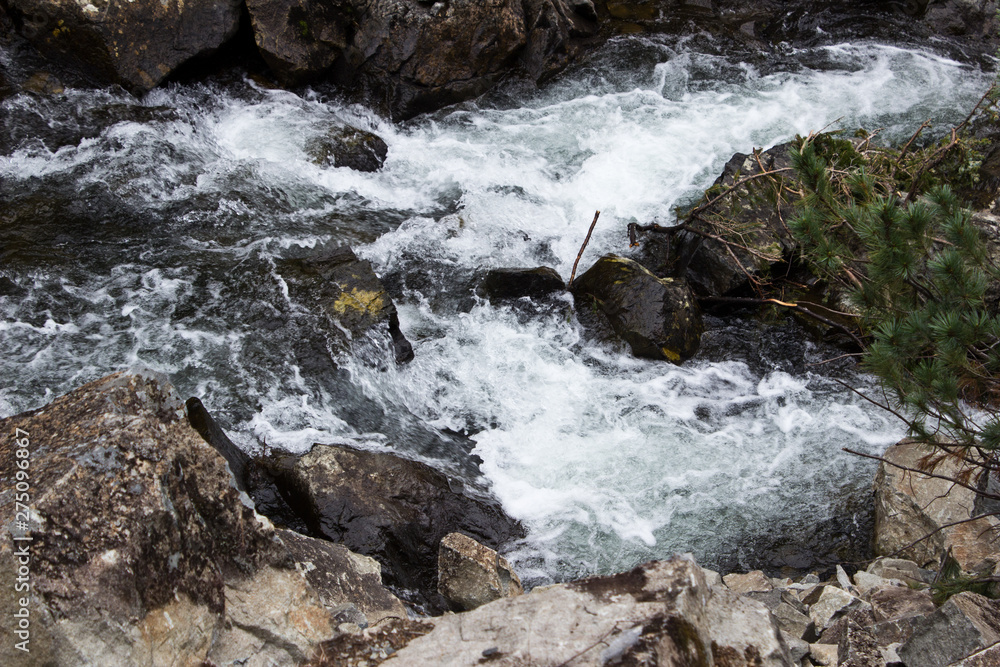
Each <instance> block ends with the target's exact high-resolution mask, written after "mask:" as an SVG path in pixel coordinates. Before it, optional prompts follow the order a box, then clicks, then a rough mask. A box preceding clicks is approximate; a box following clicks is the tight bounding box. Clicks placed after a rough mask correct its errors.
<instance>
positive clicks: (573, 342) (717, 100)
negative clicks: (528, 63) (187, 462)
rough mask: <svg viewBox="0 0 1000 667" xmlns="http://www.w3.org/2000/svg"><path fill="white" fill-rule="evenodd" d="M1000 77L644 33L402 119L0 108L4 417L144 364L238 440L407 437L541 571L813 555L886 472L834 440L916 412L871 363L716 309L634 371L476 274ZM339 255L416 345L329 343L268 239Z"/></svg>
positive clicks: (945, 102)
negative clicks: (672, 356) (496, 291)
mask: <svg viewBox="0 0 1000 667" xmlns="http://www.w3.org/2000/svg"><path fill="white" fill-rule="evenodd" d="M988 78H989V76H988V75H987V74H984V73H981V72H978V71H976V70H973V69H970V68H968V67H964V66H961V65H959V64H958V63H955V62H952V61H949V60H947V59H944V58H941V57H938V56H935V55H932V54H930V53H926V52H920V51H914V50H908V49H904V48H898V47H894V46H886V45H877V44H843V45H837V46H828V47H822V48H814V49H810V50H801V51H791V50H789V51H787V52H785V53H783V54H782V56H781V58H778V59H775V60H773V61H771V62H770V63H764V64H758V65H756V66H751V65H748V64H745V63H741V62H740V61H739V59H738V58H736V57H735V56H732V57H730V56H727V55H725V54H723V53H720V52H719V51H718V49H717V48H715V47H713V45H712V44H711V43H710V42H708V43H699V44H695V43H694V42H686V43H685V42H681V43H678V42H670V41H664V40H653V39H641V38H635V39H628V40H620V41H616V42H613V43H611V44H609V45H608V46H607V47H606V48H604V49H603V51H602V52H600V53H599V54H598V55H597V56H596V57H595V58H594V59H592V60H591V61H590V62H589V64H587V65H584V66H579V67H577V68H575V69H574V70H572V71H571V72H569V73H567V74H566V75H564V76H562V77H560V78H559V79H558V80H557V81H555V82H553V83H551V84H549V85H547V86H545V87H543V88H542V89H539V90H536V89H533V88H532V89H529V90H525V89H523V88H519V87H518V86H516V85H513V84H512V85H510V86H509V87H507V88H506V89H502V90H500V91H498V92H496V93H493V94H491V95H490V96H489V97H487V98H485V99H483V100H480V101H479V102H478V103H477V104H467V105H464V106H461V107H458V108H453V109H448V110H445V111H442V112H439V113H437V114H434V115H432V116H429V117H424V118H421V119H418V120H416V121H413V122H410V123H408V124H404V125H393V124H391V123H389V122H387V121H385V120H383V119H380V118H378V117H376V116H375V115H373V114H371V113H370V112H368V111H366V110H365V109H363V108H360V107H357V106H346V105H344V104H341V103H338V102H337V101H335V100H331V99H329V98H327V97H326V96H324V95H320V94H318V93H317V94H314V95H311V96H304V97H303V96H296V95H294V94H292V93H289V92H283V91H276V90H268V89H264V88H262V87H260V86H258V85H257V84H255V83H253V82H251V81H249V80H246V81H236V82H232V81H230V82H227V83H224V84H223V83H214V84H213V83H208V84H183V85H182V84H173V85H171V86H169V87H167V88H164V89H159V90H155V91H153V92H151V93H150V94H148V95H147V96H146V97H145V98H144V99H143V100H141V101H136V100H134V99H132V98H130V97H128V96H125V95H122V94H118V93H114V92H108V91H104V92H102V91H97V92H95V91H83V90H67V91H66V92H65V93H64V94H61V95H58V96H54V97H47V98H39V97H33V96H28V95H20V96H16V97H13V98H10V99H7V100H6V101H4V102H3V111H4V114H5V116H4V118H5V119H6V122H7V126H8V128H15V129H14V130H12V136H11V137H10V138H9V139H7V140H8V141H9V142H10V143H9V145H7V146H6V147H5V149H4V150H5V153H6V154H5V155H3V156H0V179H2V181H0V203H2V205H3V207H4V208H3V211H2V212H0V222H2V228H0V244H2V247H0V260H2V264H0V350H2V352H3V354H2V355H0V378H2V379H3V381H2V382H0V416H6V415H10V414H14V413H17V412H19V411H22V410H26V409H30V408H34V407H37V406H40V405H42V404H44V403H45V402H47V401H49V400H51V399H52V398H54V397H55V396H58V395H60V394H62V393H64V392H66V391H68V390H70V389H72V388H74V387H75V386H78V385H79V384H81V383H83V382H85V381H88V380H92V379H95V378H97V377H100V376H102V375H104V374H106V373H109V372H111V371H114V370H118V369H122V368H127V367H133V366H145V367H151V368H153V369H155V370H158V371H162V372H164V373H166V374H168V375H169V376H170V378H171V379H172V381H173V382H174V384H175V385H176V386H177V387H178V388H179V390H180V391H181V393H182V394H184V395H198V396H200V397H202V399H203V400H204V402H205V404H206V405H207V406H208V407H209V409H210V410H212V411H213V412H214V414H216V416H217V417H218V418H219V420H220V421H221V422H222V423H223V424H224V425H225V426H226V428H227V429H228V430H229V431H230V433H231V435H232V436H233V438H234V439H235V440H237V441H238V442H239V443H240V444H241V445H242V446H244V447H247V448H254V447H257V446H259V445H260V444H261V443H265V442H266V443H267V444H268V445H270V446H277V447H282V448H286V449H289V450H292V451H303V450H305V449H306V448H308V447H309V445H310V444H311V443H314V442H330V443H334V442H339V443H342V442H348V443H353V444H355V445H358V446H362V447H369V448H375V449H382V448H389V449H392V450H395V451H399V452H401V453H404V454H406V455H408V456H415V457H420V458H424V459H426V460H429V461H432V462H434V463H435V464H436V465H439V466H442V467H444V468H447V469H449V470H452V471H453V472H455V473H456V474H462V475H465V476H466V477H468V478H470V481H473V482H475V483H478V484H482V485H486V486H488V487H489V488H490V489H491V490H492V491H493V493H495V494H496V495H497V496H498V497H499V498H500V499H501V501H502V502H503V504H504V506H505V508H506V509H507V511H508V512H509V513H511V514H512V515H514V516H515V517H517V518H519V519H521V520H523V521H524V523H525V524H526V526H527V527H528V529H529V537H528V539H527V540H525V541H524V542H523V543H521V544H518V545H512V547H511V548H512V549H513V552H512V557H513V558H514V559H515V560H516V562H517V564H518V566H519V567H520V568H521V570H522V571H523V572H524V573H525V574H526V575H527V577H528V579H529V581H532V582H542V581H547V580H550V579H560V578H565V577H569V576H573V575H577V574H581V573H585V572H593V571H609V570H613V569H620V568H623V567H628V566H631V565H633V564H635V563H636V562H639V561H642V560H646V559H649V558H653V557H657V556H665V555H668V554H670V553H672V552H674V551H677V550H685V551H686V550H690V551H694V552H695V554H696V556H698V557H699V559H700V560H702V561H704V562H707V563H709V564H715V565H719V566H722V567H747V566H751V565H756V564H759V563H760V562H761V561H762V559H767V560H769V562H772V563H777V564H780V563H781V562H786V563H788V564H791V565H797V566H809V565H811V564H812V563H813V561H812V560H811V556H810V554H809V553H808V551H809V549H810V548H814V547H819V548H820V549H822V546H823V545H822V544H819V545H817V544H813V545H812V546H811V547H802V546H801V544H802V543H806V544H808V543H809V540H808V539H805V540H803V539H802V538H801V536H802V535H803V534H805V535H806V536H809V535H813V534H814V533H815V535H814V537H813V539H814V540H819V541H821V542H822V541H824V540H826V541H829V540H835V539H841V538H843V537H844V535H845V534H848V533H850V532H851V530H852V524H851V522H852V517H853V513H854V511H855V510H856V508H857V504H858V503H860V504H863V503H864V502H865V501H864V497H863V490H864V488H865V487H866V486H867V484H868V483H869V479H870V475H871V472H872V471H871V467H870V466H868V465H866V464H865V463H864V462H862V461H860V460H858V459H856V458H853V457H850V456H848V455H846V454H844V453H843V452H842V451H841V447H844V446H851V447H855V448H859V449H862V450H867V451H878V450H880V449H881V448H884V447H885V446H886V445H888V444H889V443H891V442H893V441H895V440H896V439H897V438H898V437H899V436H900V435H901V433H902V430H901V427H900V425H899V424H898V423H895V422H893V421H890V419H889V418H888V417H887V415H885V414H883V413H882V412H880V411H878V410H877V409H875V408H873V407H871V406H870V405H868V404H867V403H865V402H864V401H863V400H861V399H859V398H857V397H855V396H854V395H852V394H851V393H850V392H848V391H846V390H845V389H843V388H842V387H841V386H840V385H839V384H837V383H836V382H835V381H834V380H835V379H841V380H846V381H848V382H851V383H853V384H854V385H855V386H857V387H859V388H862V389H869V390H870V389H873V387H872V386H871V385H870V381H869V380H867V379H866V378H865V377H863V376H859V375H857V374H856V373H854V372H853V371H852V370H851V369H850V368H849V367H844V366H842V365H841V366H826V365H819V366H814V365H810V364H815V363H816V362H820V361H822V360H824V359H825V358H827V357H829V356H831V355H834V354H836V352H835V351H832V350H830V349H825V348H823V347H821V346H817V345H815V344H813V343H810V342H809V341H808V340H806V339H805V337H804V336H803V335H802V334H801V332H796V331H794V330H792V329H790V328H789V327H788V326H785V327H768V326H762V327H759V326H757V325H755V324H753V323H750V324H744V325H735V324H733V323H731V322H723V321H718V320H711V321H710V324H711V325H712V330H711V331H710V332H709V333H707V334H706V336H705V340H704V348H705V349H704V352H703V353H702V354H700V355H699V356H698V357H696V358H695V359H693V360H692V361H690V362H688V363H686V364H684V365H683V366H679V367H678V366H672V365H669V364H665V363H661V362H650V361H644V360H638V359H634V358H632V357H630V356H629V355H627V354H624V353H623V351H622V349H620V348H618V347H614V346H608V345H601V344H597V343H595V342H593V341H591V340H590V339H588V338H586V337H585V336H583V334H582V331H581V329H580V326H579V324H578V323H577V321H576V320H575V318H574V317H573V316H572V314H571V309H570V307H569V302H566V303H563V304H560V303H557V304H555V305H548V306H543V305H535V306H532V305H531V304H519V305H517V304H516V305H508V306H501V305H490V304H489V303H487V302H483V301H481V300H479V299H477V298H476V297H475V296H474V294H473V292H472V286H473V284H474V282H475V279H476V277H477V276H480V275H481V274H482V272H483V271H485V270H486V269H487V268H490V267H504V266H538V265H549V266H552V267H554V268H556V269H557V270H558V271H559V272H560V273H561V274H562V275H563V276H568V274H569V271H570V268H571V266H572V262H573V260H574V259H575V258H576V253H577V251H578V249H579V247H580V243H581V241H582V237H583V236H584V233H585V232H586V227H587V225H588V223H589V221H590V219H591V218H592V216H593V213H594V211H595V210H598V209H599V210H601V211H602V215H601V218H600V223H599V226H598V229H597V232H596V233H595V235H594V239H593V240H592V241H591V243H590V246H589V247H588V249H587V254H586V255H585V258H584V261H583V265H584V267H585V266H586V265H587V264H588V262H590V261H593V260H594V259H595V258H596V257H598V256H599V255H600V254H601V253H603V252H608V251H614V252H619V253H626V252H628V249H627V242H626V239H625V227H626V225H627V224H628V223H629V222H632V221H638V222H648V221H650V220H652V219H659V220H660V221H661V222H666V221H669V220H671V219H672V210H673V209H674V207H675V206H677V205H678V204H683V203H685V202H687V201H690V200H691V199H692V198H693V197H694V196H696V194H697V193H698V192H699V190H700V189H703V188H704V187H706V186H707V185H709V184H710V183H711V182H712V180H713V179H714V178H715V176H716V175H717V174H718V173H719V171H720V169H721V167H722V165H723V164H724V163H725V161H726V160H728V159H729V157H730V156H731V155H732V154H733V153H734V152H736V151H742V152H747V151H749V150H750V149H751V148H753V147H755V146H763V147H769V146H771V145H774V144H775V143H778V142H781V141H784V140H787V139H789V138H791V137H793V136H794V135H795V134H797V133H799V134H805V133H808V132H810V131H814V130H819V129H822V128H824V127H827V126H829V125H831V124H833V125H834V126H835V127H836V126H839V127H843V128H855V127H857V126H865V127H867V128H869V129H876V128H882V129H883V131H882V136H883V137H885V138H886V139H887V140H890V141H892V140H898V139H899V138H901V137H903V136H906V135H908V134H909V133H910V132H912V129H913V128H914V127H915V126H916V125H917V124H919V122H920V121H923V120H925V119H928V118H930V119H934V120H935V121H936V122H938V123H941V124H944V123H947V122H953V121H955V120H957V119H959V118H961V117H963V116H964V114H965V113H966V112H967V110H968V109H969V108H970V107H971V105H972V104H973V103H974V101H975V100H976V99H978V96H979V95H980V94H982V92H983V91H984V90H985V88H986V87H987V85H988ZM344 122H348V123H351V124H353V125H356V126H360V127H364V128H367V129H370V130H373V131H375V132H376V133H378V134H379V135H380V136H382V137H383V138H384V139H385V141H386V142H387V143H388V146H389V154H388V159H387V161H386V163H385V166H384V168H383V169H382V170H381V171H379V172H378V173H373V174H366V173H359V172H355V171H351V170H349V169H335V168H331V167H324V166H318V165H317V164H315V163H314V162H313V161H311V160H310V158H309V154H308V151H309V146H310V144H311V142H313V141H315V140H316V139H319V138H321V137H322V136H323V135H324V133H327V132H329V131H330V130H331V129H332V128H336V127H339V126H340V125H342V124H343V123H344ZM343 244H350V245H352V246H353V247H354V248H355V249H356V251H357V252H358V254H359V255H361V256H362V257H364V258H367V259H369V260H371V261H372V263H373V265H374V266H375V268H376V271H377V272H378V273H379V274H380V275H382V276H383V278H384V280H385V281H386V283H387V284H388V285H389V286H390V288H391V290H392V291H393V292H394V296H395V297H396V301H397V305H398V307H399V311H400V320H401V325H402V329H403V331H404V332H405V334H406V335H407V337H408V338H409V339H410V340H411V341H412V342H413V344H414V349H415V353H416V358H415V360H414V361H413V362H412V363H410V364H408V365H406V366H402V367H396V366H393V365H392V364H387V363H385V361H384V360H385V358H386V351H385V350H384V349H378V345H377V344H376V345H375V346H374V348H373V347H372V346H371V345H369V346H366V347H363V348H358V349H357V350H355V352H354V353H353V354H350V355H336V356H335V358H334V355H331V353H330V352H329V350H328V349H327V347H326V345H325V343H324V342H323V340H322V338H321V335H320V334H319V332H318V331H317V330H316V329H315V324H314V322H313V321H312V320H311V319H310V316H309V313H308V312H306V311H305V309H304V308H303V307H302V305H300V304H297V303H295V302H294V301H293V300H292V299H290V297H289V294H288V290H287V286H286V285H285V282H284V279H283V278H282V276H281V260H283V259H285V258H290V257H302V256H306V255H309V254H310V253H313V252H315V251H316V250H317V249H322V248H325V247H332V246H338V245H343ZM376 343H377V341H376ZM470 452H471V453H473V454H475V455H476V456H477V457H478V459H476V458H473V457H470V456H469V454H470ZM477 463H479V466H478V468H477V467H476V464H477ZM480 473H481V475H482V476H481V477H480V478H479V479H478V480H476V479H472V478H473V477H475V476H477V475H479V474H480ZM859 498H860V500H859ZM796 536H799V539H798V540H797V543H798V544H799V545H800V546H794V544H792V542H795V540H792V541H791V542H789V540H788V539H787V538H790V537H791V538H795V537H796ZM790 544H791V546H790ZM827 546H829V545H827ZM765 552H766V553H765ZM762 554H764V555H762Z"/></svg>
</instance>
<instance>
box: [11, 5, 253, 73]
mask: <svg viewBox="0 0 1000 667" xmlns="http://www.w3.org/2000/svg"><path fill="white" fill-rule="evenodd" d="M7 4H8V7H9V10H10V12H11V14H12V15H13V16H14V17H15V20H16V22H17V25H18V26H19V28H20V32H21V34H22V35H23V36H24V37H26V38H27V39H28V40H29V41H30V42H31V43H32V44H33V45H34V46H35V47H36V48H37V49H38V50H39V51H41V52H42V53H44V54H46V55H47V56H48V57H49V58H51V59H53V60H56V61H58V62H60V63H61V64H64V65H66V66H70V67H73V68H77V69H82V70H84V74H85V75H86V76H88V77H90V78H92V79H93V80H94V81H95V82H96V83H99V84H108V83H117V84H121V85H122V86H124V87H125V88H127V89H129V90H131V91H133V92H145V91H147V90H149V89H150V88H153V87H154V86H156V84H158V83H159V82H160V81H162V80H163V79H164V78H165V77H166V76H167V75H168V74H170V73H171V72H172V71H174V70H175V69H176V68H177V67H178V66H179V65H181V64H182V63H184V62H186V61H188V60H190V59H191V58H194V57H195V56H200V55H205V54H208V53H210V52H212V51H214V50H215V49H218V48H219V47H220V46H221V45H222V44H223V43H224V42H226V40H228V39H229V38H230V37H232V36H233V35H235V34H236V31H237V28H238V27H239V14H240V3H239V2H237V1H236V0H224V1H222V2H215V1H214V0H188V1H187V2H177V3H164V2H158V1H155V0H136V1H134V2H111V1H110V0H92V1H87V2H76V1H75V0H10V2H9V3H7Z"/></svg>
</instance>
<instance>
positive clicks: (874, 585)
mask: <svg viewBox="0 0 1000 667" xmlns="http://www.w3.org/2000/svg"><path fill="white" fill-rule="evenodd" d="M854 585H855V587H856V588H857V590H858V593H859V594H860V596H861V597H863V598H865V599H867V598H868V594H869V593H871V592H872V591H876V590H879V589H881V588H890V587H892V586H906V583H905V582H903V581H901V580H899V579H885V578H883V577H880V576H878V575H877V574H872V573H871V572H865V571H863V570H859V571H857V572H855V573H854Z"/></svg>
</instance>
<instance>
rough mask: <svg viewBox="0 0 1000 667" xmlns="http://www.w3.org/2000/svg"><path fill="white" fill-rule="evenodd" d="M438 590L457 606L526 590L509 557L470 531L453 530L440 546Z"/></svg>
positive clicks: (474, 604)
mask: <svg viewBox="0 0 1000 667" xmlns="http://www.w3.org/2000/svg"><path fill="white" fill-rule="evenodd" d="M438 592H439V593H441V595H443V596H444V597H445V599H446V600H448V602H450V603H452V604H453V605H455V606H456V607H457V608H458V609H461V610H465V611H467V610H469V609H475V608H476V607H481V606H483V605H484V604H486V603H487V602H492V601H493V600H499V599H501V598H508V597H513V596H515V595H521V594H522V593H524V588H523V587H522V586H521V580H520V578H519V577H518V576H517V573H516V572H514V570H513V569H512V568H511V567H510V563H508V562H507V559H506V558H504V557H503V556H501V555H500V554H498V553H497V552H496V551H495V550H493V549H490V548H489V547H487V546H484V545H482V544H480V543H479V542H476V541H475V540H474V539H472V538H471V537H468V536H467V535H462V534H461V533H450V534H448V535H445V536H444V539H442V540H441V546H440V548H439V550H438Z"/></svg>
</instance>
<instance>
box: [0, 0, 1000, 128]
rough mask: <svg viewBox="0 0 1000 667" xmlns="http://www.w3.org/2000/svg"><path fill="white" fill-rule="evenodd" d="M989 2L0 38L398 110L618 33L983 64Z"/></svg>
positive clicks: (400, 2)
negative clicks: (931, 48) (251, 69)
mask: <svg viewBox="0 0 1000 667" xmlns="http://www.w3.org/2000/svg"><path fill="white" fill-rule="evenodd" d="M995 12H996V2H994V1H993V0H947V1H940V2H926V1H923V0H920V1H913V2H903V3H901V2H890V1H877V2H869V3H855V2H835V1H829V2H821V3H815V2H804V1H795V2H758V3H752V4H747V3H743V2H733V1H732V0H702V1H682V0H629V1H620V0H596V1H592V0H526V1H523V2H522V1H515V0H490V1H489V2H473V1H472V0H451V1H450V2H432V1H431V0H336V1H335V2H314V1H311V0H307V1H306V2H298V1H295V2H291V1H287V0H247V1H246V2H243V1H242V0H228V1H227V2H221V3H220V2H209V1H207V0H198V1H195V2H185V3H177V4H170V5H168V4H163V3H160V2H153V1H152V0H139V1H136V2H128V3H117V2H112V1H110V0H95V2H75V1H70V0H4V2H3V3H0V43H7V44H12V43H16V45H15V48H17V49H18V50H21V51H23V50H25V49H29V50H31V51H32V52H33V53H34V54H36V55H34V56H30V57H29V56H25V57H26V58H27V59H29V60H31V59H32V58H36V59H37V58H40V60H37V63H38V65H39V67H41V68H43V69H46V68H47V69H52V68H56V69H57V70H58V71H59V73H63V72H65V73H66V76H68V77H70V78H73V79H79V80H80V81H81V82H89V83H91V84H93V85H98V86H103V85H108V84H118V85H121V86H123V87H125V88H126V89H128V90H131V91H133V92H136V93H143V92H145V91H148V90H150V89H151V88H153V87H155V86H157V85H159V84H160V83H161V82H163V81H165V80H168V79H169V78H170V77H172V76H175V75H176V74H177V73H179V72H181V73H182V72H183V71H185V68H186V70H188V71H193V70H195V69H200V70H208V71H211V70H213V69H218V67H219V66H220V65H223V64H226V63H229V64H232V63H240V64H242V65H248V64H252V63H258V65H257V66H258V68H259V69H260V71H261V72H262V73H265V74H266V75H267V76H268V77H272V78H273V79H274V80H275V81H276V82H277V83H278V84H280V85H284V86H290V87H295V86H298V85H300V84H303V83H313V84H317V83H318V84H323V83H328V84H332V85H333V86H334V87H335V89H336V90H337V91H338V92H339V93H341V94H345V93H346V94H349V95H352V96H355V98H356V99H359V100H361V101H363V102H364V103H365V104H367V105H368V106H370V107H372V108H375V109H377V110H379V111H381V112H382V113H385V114H387V115H390V116H392V117H393V118H395V119H405V118H409V117H412V116H414V115H416V114H419V113H423V112H426V111H432V110H434V109H438V108H441V107H443V106H446V105H448V104H453V103H455V102H460V101H463V100H467V99H470V98H473V97H476V96H478V95H481V94H482V93H483V92H485V91H487V90H489V89H490V88H491V87H492V86H493V85H494V84H495V83H496V82H498V81H499V80H501V79H503V78H505V77H511V76H517V77H523V78H524V79H526V80H527V81H531V82H540V81H543V80H545V79H547V78H550V77H552V76H553V75H554V74H556V73H558V72H559V71H561V70H562V69H564V68H565V67H566V66H567V65H568V64H570V63H572V62H575V61H578V60H580V59H581V58H584V57H586V55H587V54H588V53H590V52H591V51H593V49H594V48H596V47H598V46H600V45H601V44H602V43H604V42H605V41H606V40H607V39H609V38H611V37H614V36H616V35H622V34H635V33H650V34H695V33H699V32H703V33H707V34H711V35H713V36H715V37H716V38H718V39H722V40H728V41H731V42H732V43H734V44H739V45H742V46H743V47H747V48H749V49H750V51H751V52H752V51H754V50H757V51H762V52H775V51H776V50H780V49H781V48H783V46H782V45H785V46H787V45H789V44H790V45H798V46H805V45H810V44H813V43H816V42H817V40H822V39H823V36H824V35H829V34H839V35H845V34H846V35H851V36H853V37H856V38H860V37H865V36H872V37H880V36H881V37H890V38H891V39H895V40H899V39H905V38H907V37H908V38H910V39H912V40H914V41H917V40H924V41H926V40H927V39H934V40H935V41H936V42H937V43H938V45H939V46H940V47H941V48H945V49H948V50H950V52H951V54H952V55H954V56H955V57H958V58H960V59H964V60H972V61H982V60H983V59H985V58H988V57H989V56H991V55H992V54H993V52H994V51H995V48H996V45H997V29H996V28H997V26H996V20H995V16H994V14H995ZM28 45H30V46H28ZM212 58H214V60H213V59H212ZM6 65H7V64H4V63H0V67H3V69H0V90H2V89H3V88H5V87H6V88H9V87H11V86H12V85H13V87H14V88H15V89H16V88H18V87H21V86H25V85H30V83H28V82H27V81H28V79H27V77H30V76H31V74H33V73H32V72H18V71H15V70H10V71H6V70H7V69H8V67H7V66H6ZM15 69H16V68H15Z"/></svg>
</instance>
